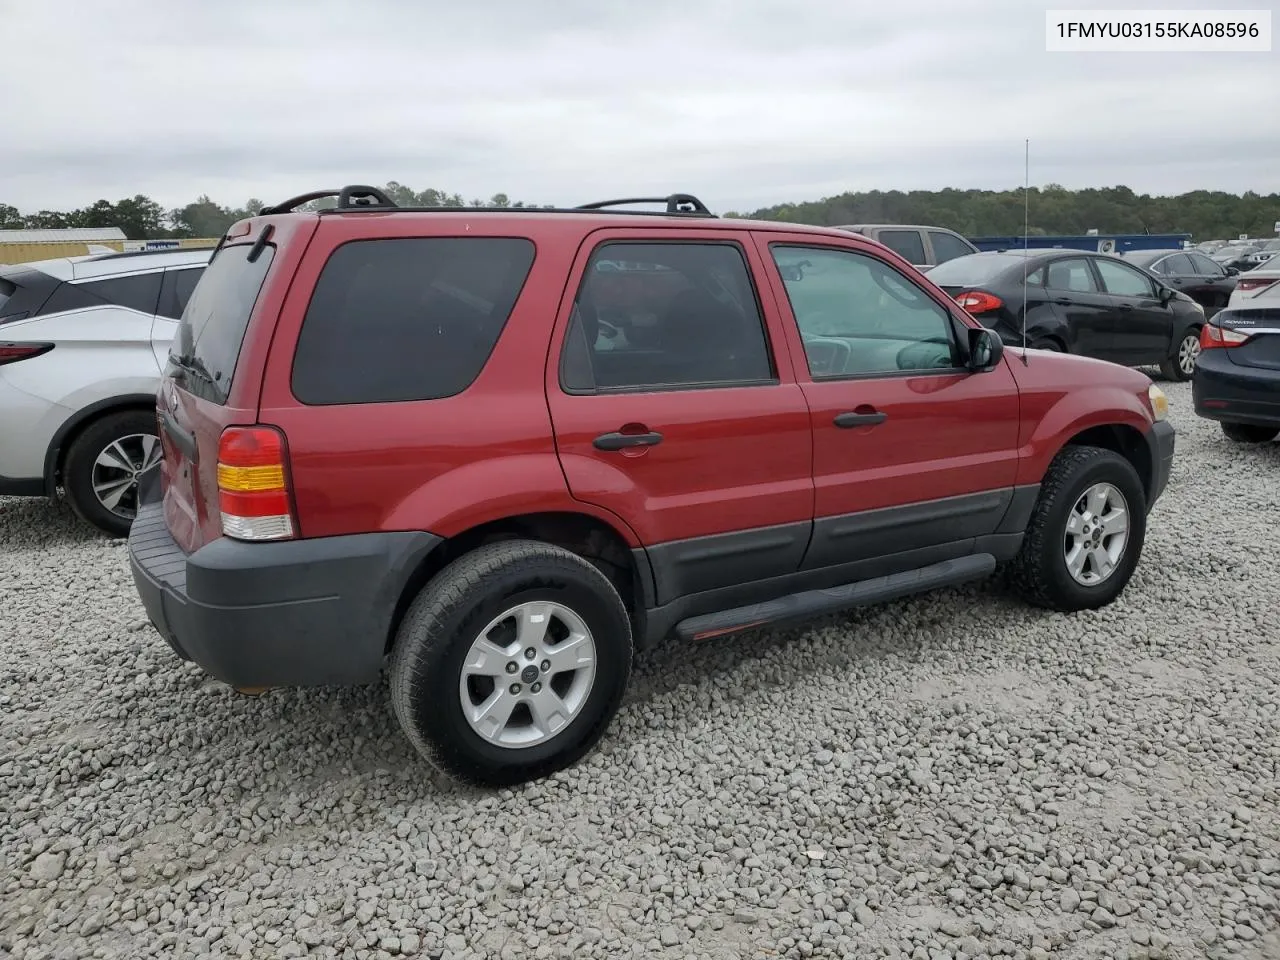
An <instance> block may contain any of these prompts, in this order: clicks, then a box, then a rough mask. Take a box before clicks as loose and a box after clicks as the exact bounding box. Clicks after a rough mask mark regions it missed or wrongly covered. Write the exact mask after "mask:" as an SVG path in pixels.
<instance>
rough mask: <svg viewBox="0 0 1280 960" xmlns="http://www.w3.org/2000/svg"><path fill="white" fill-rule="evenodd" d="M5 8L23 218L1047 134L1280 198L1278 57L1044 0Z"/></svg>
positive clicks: (855, 156)
mask: <svg viewBox="0 0 1280 960" xmlns="http://www.w3.org/2000/svg"><path fill="white" fill-rule="evenodd" d="M1129 5H1130V6H1142V5H1144V4H1143V3H1142V2H1141V0H1131V2H1130V4H1129ZM1145 5H1147V6H1154V7H1168V6H1176V5H1178V4H1177V2H1176V0H1163V2H1158V3H1147V4H1145ZM1184 5H1188V4H1184ZM1201 5H1203V2H1202V3H1201ZM4 6H5V8H6V9H5V13H4V19H5V34H6V37H7V38H8V41H9V42H8V43H7V44H6V55H5V67H4V72H5V76H6V81H5V84H4V90H5V93H6V95H5V102H6V109H5V112H4V120H3V136H4V147H3V150H0V201H2V202H7V203H12V204H14V205H16V206H18V207H19V208H20V209H23V210H34V209H37V208H53V209H59V208H61V209H65V208H68V207H73V206H81V205H84V204H87V203H90V202H92V201H94V200H96V199H98V198H100V197H106V198H109V199H116V198H118V197H122V196H126V195H132V194H135V193H145V194H148V195H150V196H152V197H154V198H155V199H157V200H159V201H160V202H161V203H162V204H164V205H166V206H177V205H179V204H181V203H184V202H187V201H189V200H191V199H193V198H194V197H195V196H196V195H197V194H199V193H208V194H210V195H211V196H213V197H214V198H215V199H218V200H219V201H221V202H224V203H228V204H240V203H242V202H244V200H246V199H247V198H249V197H250V196H255V197H259V198H262V199H264V200H268V201H270V200H271V199H272V198H280V197H283V196H287V195H290V194H293V193H298V192H301V191H303V190H307V189H312V188H315V187H328V186H337V185H341V184H342V183H350V182H372V183H381V182H384V181H386V180H389V179H396V180H400V181H401V182H404V183H407V184H409V185H411V186H413V187H415V188H418V189H423V188H425V187H428V186H433V187H437V188H440V189H445V190H449V191H457V192H460V193H463V194H465V195H467V196H488V195H490V194H492V193H495V192H498V191H503V192H506V193H507V194H509V195H510V196H511V197H512V198H516V199H525V200H529V201H534V202H547V203H550V202H560V203H576V202H582V201H585V200H588V199H592V198H597V197H606V196H619V195H634V194H636V193H641V192H644V193H647V192H650V191H657V192H668V191H671V190H688V191H691V192H694V193H697V194H699V195H700V196H702V197H703V198H704V199H706V200H707V201H708V202H709V203H711V204H712V205H713V206H716V207H718V208H720V209H725V208H728V207H736V208H739V209H741V208H746V207H755V206H760V205H764V204H767V203H773V202H779V201H783V200H802V199H814V198H817V197H819V196H822V195H828V194H832V193H838V192H841V191H844V190H849V189H854V190H856V189H871V188H880V189H893V188H899V189H913V188H914V189H929V188H940V187H944V186H956V187H989V188H1006V187H1010V186H1015V185H1017V184H1019V183H1021V180H1022V154H1023V138H1024V137H1030V138H1031V139H1032V151H1033V180H1035V181H1036V182H1040V183H1044V182H1049V181H1057V182H1061V183H1064V184H1066V185H1068V186H1073V187H1083V186H1105V185H1111V184H1116V183H1125V184H1127V185H1129V186H1131V187H1133V188H1134V189H1135V190H1138V191H1140V192H1161V193H1167V192H1179V191H1183V190H1191V189H1198V188H1205V189H1226V190H1234V191H1242V190H1246V189H1254V190H1258V191H1261V192H1273V191H1277V190H1280V166H1277V164H1276V162H1275V161H1276V160H1277V159H1280V109H1277V108H1278V107H1280V86H1277V85H1276V83H1275V80H1276V74H1275V60H1274V55H1273V54H1254V55H1231V54H1180V55H1172V54H1139V55H1122V54H1048V53H1046V52H1044V9H1045V6H1046V5H1045V4H1037V3H1032V2H1027V0H985V2H978V0H971V2H959V0H914V2H913V3H912V4H910V5H908V6H905V7H904V6H902V5H896V4H893V5H884V6H879V5H874V6H873V5H872V4H871V3H870V2H862V0H731V2H730V0H684V2H678V0H644V2H643V3H638V2H635V0H613V2H610V0H546V2H531V0H472V2H470V3H468V4H438V3H428V2H423V0H341V2H340V0H327V2H310V3H307V2H296V0H273V2H271V3H270V4H266V3H256V4H255V3H249V2H244V0H216V2H207V0H115V2H113V3H110V4H102V3H98V4H92V3H84V2H82V0H7V2H6V3H5V4H4ZM23 38H30V41H31V42H26V41H25V40H24V39H23ZM1246 111H1247V122H1246V121H1245V120H1244V119H1243V118H1244V117H1245V115H1246Z"/></svg>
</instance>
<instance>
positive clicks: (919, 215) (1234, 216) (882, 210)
mask: <svg viewBox="0 0 1280 960" xmlns="http://www.w3.org/2000/svg"><path fill="white" fill-rule="evenodd" d="M1024 204H1025V216H1026V220H1027V221H1029V223H1030V233H1031V234H1032V235H1034V236H1046V235H1048V236H1058V235H1079V234H1083V233H1085V232H1086V231H1088V230H1090V229H1097V230H1098V232H1099V233H1189V234H1191V235H1192V237H1194V238H1195V239H1196V240H1197V241H1199V240H1225V239H1231V238H1233V237H1235V236H1237V235H1239V234H1242V233H1247V234H1248V235H1249V236H1251V237H1260V236H1261V237H1270V236H1273V235H1274V234H1275V232H1276V231H1275V224H1276V222H1277V221H1280V194H1275V193H1272V194H1267V195H1262V194H1258V193H1255V192H1253V191H1248V192H1246V193H1243V194H1234V193H1224V192H1222V191H1209V190H1193V191H1191V192H1190V193H1183V194H1178V195H1177V196H1151V195H1150V194H1145V193H1142V194H1139V193H1134V192H1133V191H1132V190H1131V189H1129V188H1128V187H1124V186H1119V187H1103V188H1101V189H1087V190H1068V189H1066V188H1065V187H1062V186H1060V185H1058V184H1049V185H1048V186H1045V187H1043V188H1041V187H1032V188H1031V190H1030V191H1028V192H1027V194H1025V195H1024V193H1023V190H1022V189H1021V188H1017V189H1014V190H1001V191H996V190H955V189H946V190H912V191H910V192H905V193H904V192H903V191H900V190H889V191H881V190H871V191H868V192H865V193H842V194H840V195H839V196H835V197H825V198H823V199H822V200H812V201H807V202H802V203H782V204H778V205H776V206H772V207H765V208H763V209H760V210H753V211H750V212H744V213H729V214H726V216H730V217H739V216H740V217H749V218H752V219H757V220H780V221H785V222H789V223H810V224H816V225H818V226H824V227H834V226H840V225H842V224H854V223H916V224H927V225H929V226H939V227H948V228H950V229H952V230H955V231H956V232H957V233H960V234H963V235H964V236H967V237H982V236H999V237H1003V236H1021V235H1022V232H1023V223H1024V219H1023V218H1024Z"/></svg>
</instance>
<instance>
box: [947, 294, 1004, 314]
mask: <svg viewBox="0 0 1280 960" xmlns="http://www.w3.org/2000/svg"><path fill="white" fill-rule="evenodd" d="M956 303H958V304H960V306H962V307H964V308H965V310H967V311H968V312H969V313H971V314H973V315H975V316H976V315H977V314H979V313H990V312H991V311H992V310H999V309H1000V308H1001V307H1003V306H1004V301H1003V300H1001V299H1000V298H999V297H997V296H996V295H995V294H992V293H987V292H986V291H985V290H967V291H965V292H964V293H960V294H957V295H956Z"/></svg>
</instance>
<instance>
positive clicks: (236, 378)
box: [157, 215, 316, 553]
mask: <svg viewBox="0 0 1280 960" xmlns="http://www.w3.org/2000/svg"><path fill="white" fill-rule="evenodd" d="M315 226H316V218H315V217H314V216H309V217H308V216H305V215H290V216H285V217H270V218H260V219H255V220H251V221H241V222H240V223H238V224H236V225H235V226H233V227H232V228H231V230H230V231H228V234H227V236H228V238H229V239H228V240H227V242H226V243H225V244H224V245H223V246H222V247H221V248H220V249H219V250H218V251H217V252H216V254H215V256H214V258H213V260H212V262H211V263H210V264H209V266H208V268H207V269H206V270H205V271H204V275H203V276H202V277H201V278H200V281H199V283H197V284H196V288H195V290H194V292H193V293H192V294H191V299H190V300H189V301H188V302H187V307H186V309H185V310H184V311H183V314H182V319H181V320H180V321H179V323H178V329H177V331H176V332H175V334H174V338H173V343H172V345H171V347H170V349H169V358H168V363H167V364H166V367H165V371H164V376H163V378H162V380H161V384H160V391H159V395H158V397H157V415H158V417H159V420H160V434H161V437H162V440H163V443H164V463H163V466H162V467H161V489H162V490H163V491H164V515H165V522H166V524H167V525H168V527H169V532H170V534H172V536H173V538H174V540H175V542H177V544H178V545H179V546H180V547H182V549H183V550H185V551H187V552H188V553H190V552H191V551H193V550H196V549H198V548H199V547H201V546H203V545H204V544H205V543H208V542H210V541H212V540H215V539H217V538H218V537H220V536H222V518H221V512H220V510H219V496H218V447H219V442H220V440H221V437H222V432H223V430H224V429H225V428H226V427H228V426H232V425H250V424H253V423H255V422H256V420H257V413H258V397H259V394H260V392H261V381H262V366H263V362H264V360H265V354H266V350H267V347H268V345H269V341H270V337H271V333H272V332H273V331H274V329H275V323H276V318H277V316H278V314H279V309H280V305H281V303H282V302H283V299H284V293H285V289H286V287H287V286H288V283H289V279H290V278H291V277H292V275H293V272H294V270H295V269H296V267H297V263H298V260H299V259H300V258H301V252H302V250H303V248H305V246H306V242H307V240H308V239H309V238H310V236H311V234H312V233H313V232H314V230H315Z"/></svg>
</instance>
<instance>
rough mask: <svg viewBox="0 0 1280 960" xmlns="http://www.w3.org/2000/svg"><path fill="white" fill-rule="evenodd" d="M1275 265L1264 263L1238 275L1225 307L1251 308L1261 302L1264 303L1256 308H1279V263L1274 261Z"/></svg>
mask: <svg viewBox="0 0 1280 960" xmlns="http://www.w3.org/2000/svg"><path fill="white" fill-rule="evenodd" d="M1275 264H1276V265H1273V264H1272V263H1264V264H1263V265H1262V266H1260V267H1254V268H1253V269H1252V270H1250V271H1249V272H1247V273H1242V274H1240V275H1239V277H1238V278H1237V279H1236V288H1235V289H1234V290H1233V291H1231V299H1230V301H1228V303H1227V306H1228V307H1243V306H1252V305H1255V301H1258V300H1261V301H1264V302H1263V303H1258V304H1256V305H1257V306H1260V307H1261V306H1266V307H1280V261H1275Z"/></svg>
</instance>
